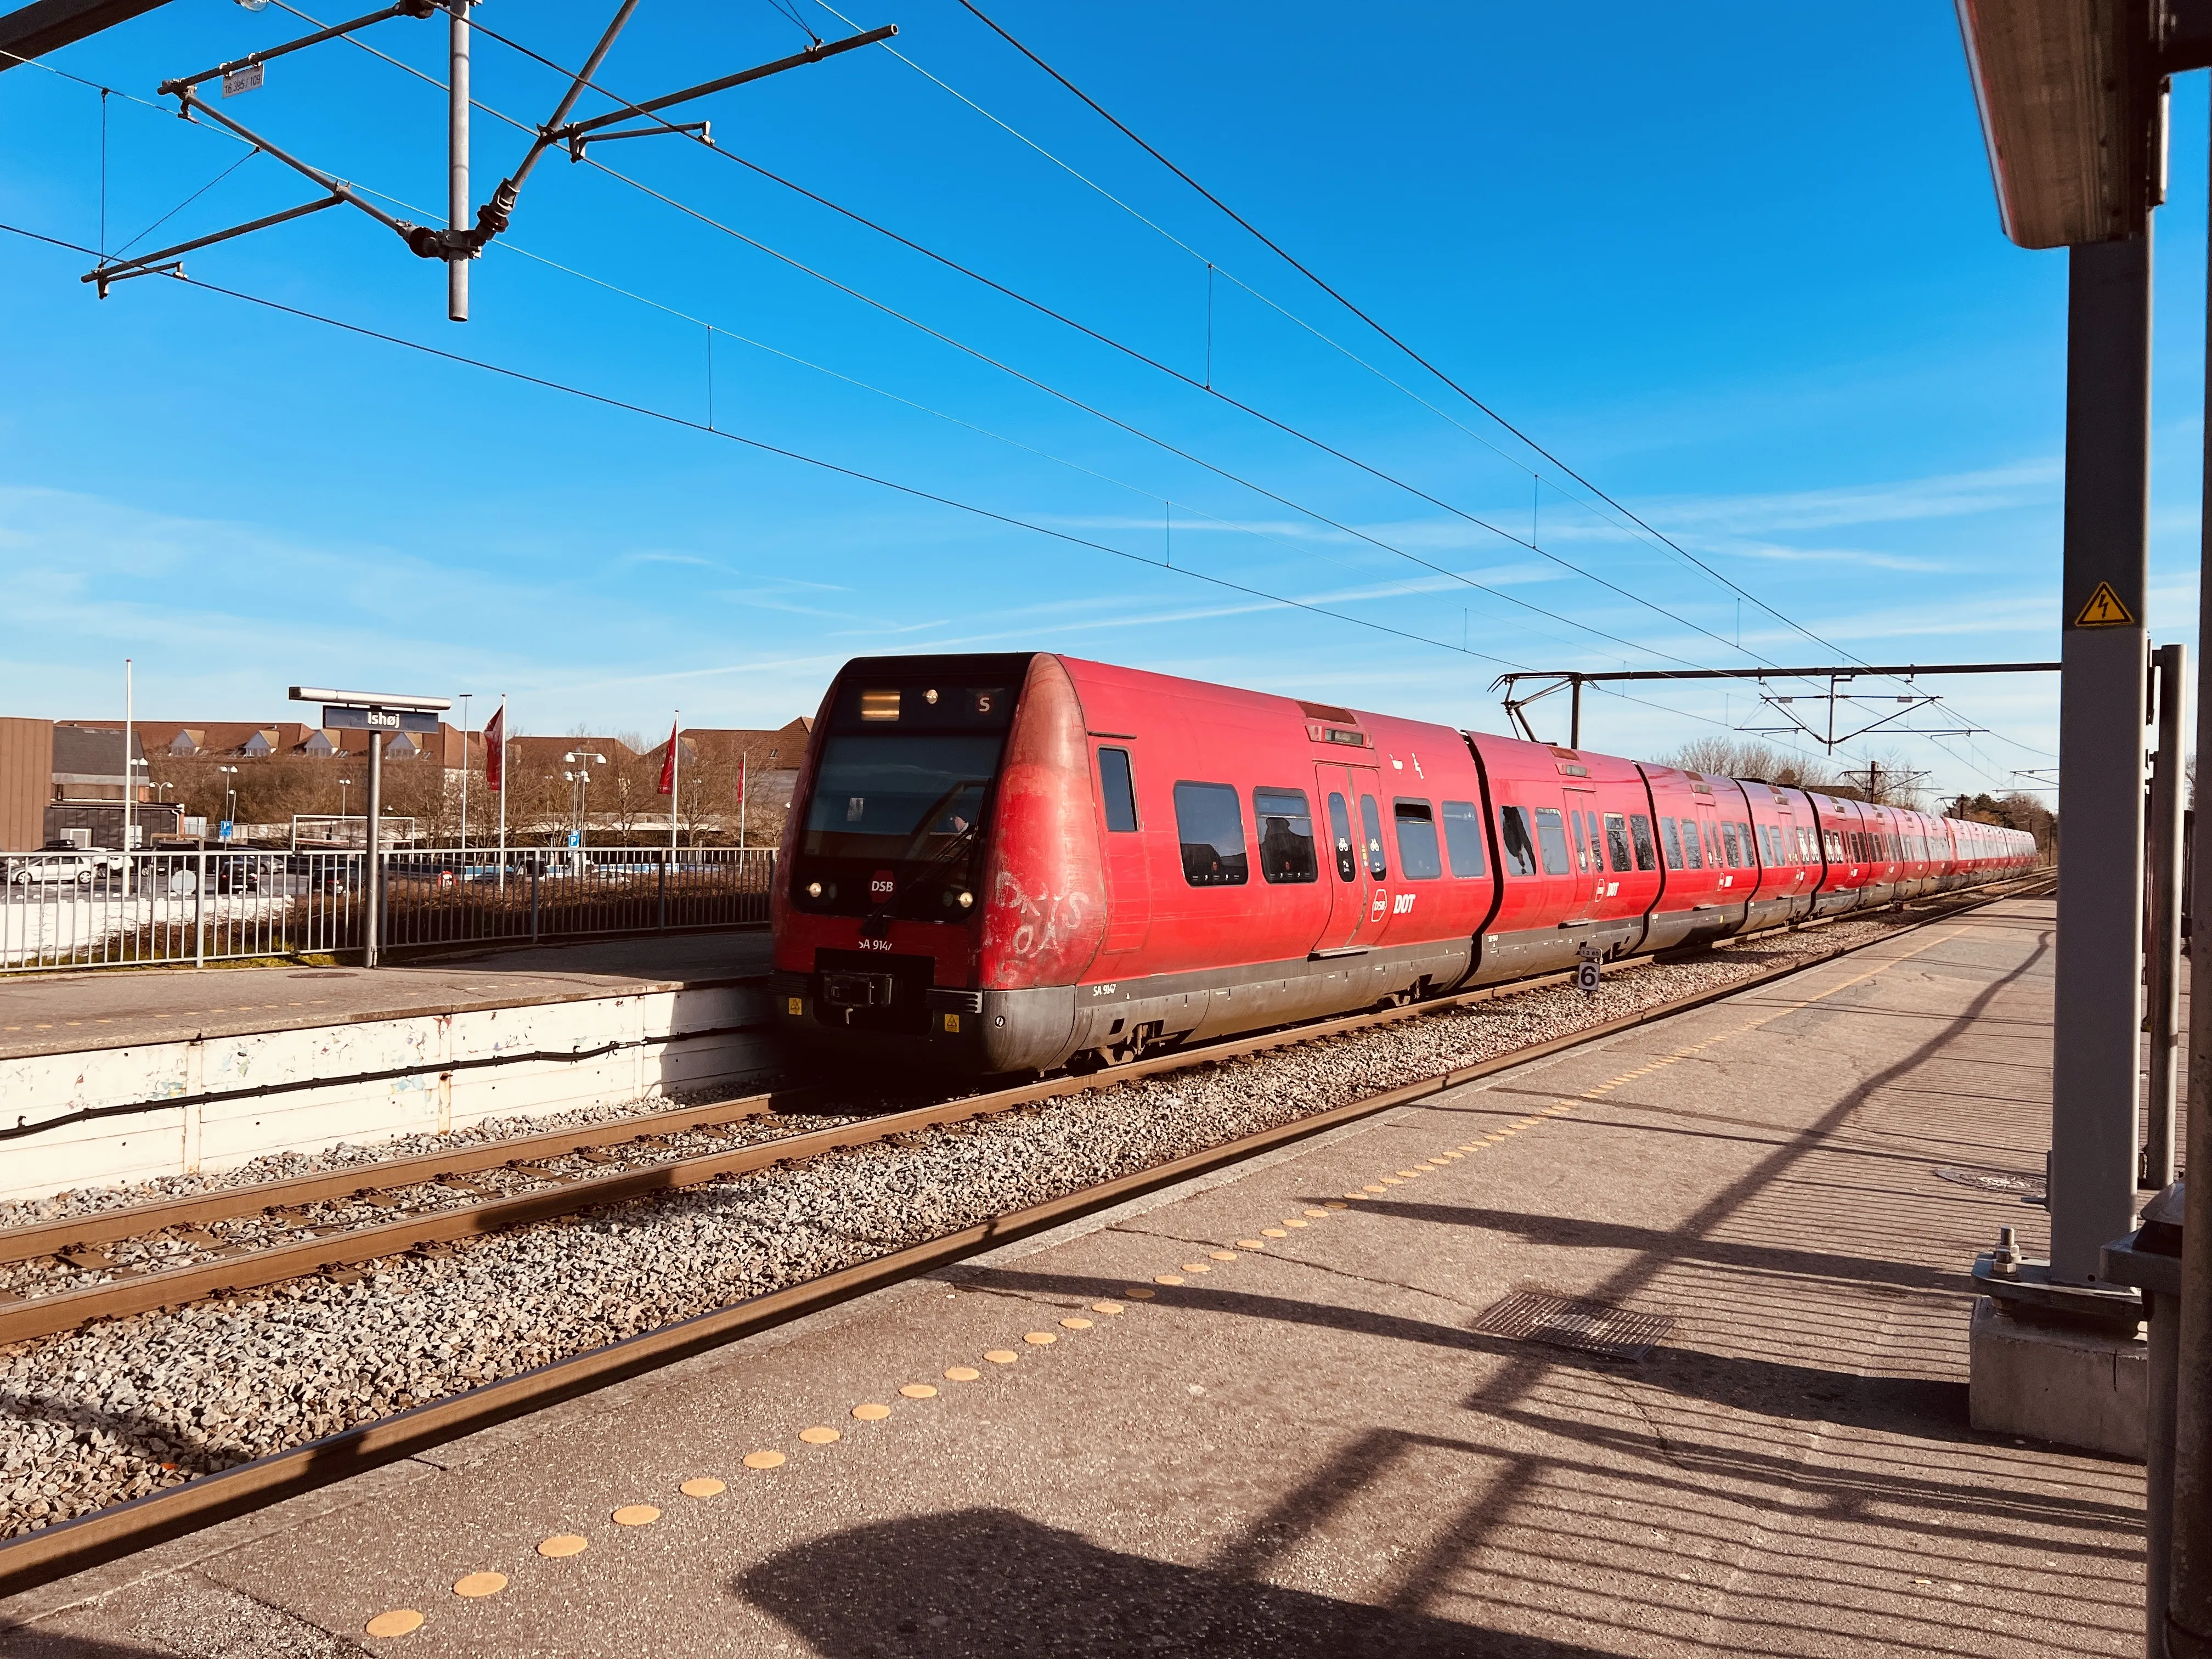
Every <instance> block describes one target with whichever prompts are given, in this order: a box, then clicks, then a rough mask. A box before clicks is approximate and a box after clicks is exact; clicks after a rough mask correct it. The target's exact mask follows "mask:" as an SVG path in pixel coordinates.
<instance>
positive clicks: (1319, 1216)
mask: <svg viewBox="0 0 2212 1659" xmlns="http://www.w3.org/2000/svg"><path fill="white" fill-rule="evenodd" d="M1306 1213H1307V1214H1308V1215H1310V1216H1311V1217H1312V1218H1314V1219H1315V1220H1316V1221H1326V1220H1327V1219H1328V1211H1327V1210H1308V1211H1307V1212H1306Z"/></svg>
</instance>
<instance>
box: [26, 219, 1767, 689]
mask: <svg viewBox="0 0 2212 1659" xmlns="http://www.w3.org/2000/svg"><path fill="white" fill-rule="evenodd" d="M0 232H6V233H8V234H11V235H15V236H19V237H22V238H24V239H26V240H30V241H34V242H41V243H44V244H46V246H51V247H56V248H61V249H64V250H66V251H68V252H74V253H80V254H84V253H92V252H94V249H91V248H88V247H86V246H84V245H83V244H82V243H78V242H72V241H70V240H67V239H66V238H64V237H58V236H50V235H47V234H45V233H43V232H40V231H35V230H32V229H29V228H27V227H25V226H21V225H16V224H11V223H8V222H0ZM161 275H164V276H167V277H168V278H169V279H170V280H171V281H173V282H176V283H180V284H182V285H183V286H185V287H187V288H191V289H198V290H200V291H202V292H204V293H209V294H216V295H222V296H223V297H224V298H226V299H230V300H236V301H241V302H243V303H245V304H247V305H252V306H256V307H260V308H262V309H264V310H267V311H270V312H275V313H280V314H282V315H284V316H288V317H292V318H295V319H299V320H301V321H303V322H309V323H316V324H319V325H323V326H325V327H329V328H332V329H336V330H338V331H341V332H343V333H347V334H351V335H354V336H356V337H360V338H363V339H368V340H374V341H377V342H379V343H382V344H386V345H391V346H397V347H399V348H401V349H404V350H407V351H411V352H416V353H419V354H421V355H422V356H426V357H432V358H435V359H439V360H441V361H442V362H448V363H452V364H453V365H456V366H457V367H460V368H473V369H477V370H479V371H481V372H483V373H485V374H493V375H496V376H499V377H501V379H505V380H513V381H516V382H518V383H520V384H522V385H526V386H537V387H538V388H540V389H541V390H544V391H548V392H559V393H561V394H562V395H563V396H567V397H571V398H578V399H580V400H581V401H583V402H586V403H590V404H597V405H599V406H600V407H602V408H605V409H611V410H618V411H621V412H623V413H626V414H631V415H636V416H642V417H644V418H646V419H648V420H652V421H655V422H660V423H662V424H664V425H665V426H669V427H674V428H683V429H684V430H687V431H690V432H695V433H698V434H700V435H702V436H706V437H710V438H719V439H720V440H722V441H725V442H727V443H734V444H738V445H740V446H742V447H745V448H748V449H751V450H755V451H757V452H759V453H763V454H769V455H775V456H778V457H780V458H781V459H785V460H789V461H795V462H797V463H799V464H800V465H805V466H809V467H814V468H817V469H818V470H820V471H825V472H829V473H834V474H836V475H837V476H839V477H846V478H850V479H852V480H854V481H855V482H856V483H866V484H870V485H873V486H875V487H877V488H879V489H887V490H890V491H893V492H895V493H896V494H898V495H906V496H908V497H910V498H912V499H914V500H916V501H928V502H931V503H933V504H934V505H936V506H939V507H949V508H951V509H953V510H954V511H956V512H960V513H968V514H970V515H972V516H974V517H976V518H980V519H985V520H990V521H991V522H994V523H996V524H1000V525H1004V526H1007V527H1009V528H1012V529H1016V530H1022V531H1027V532H1031V533H1033V534H1036V535H1039V536H1043V537H1046V538H1049V539H1051V540H1054V541H1058V542H1062V543H1066V544H1068V545H1070V546H1074V547H1081V548H1085V549H1088V550H1091V551H1093V552H1097V553H1103V554H1106V555H1108V556H1110V557H1113V558H1116V559H1121V560H1124V561H1127V562H1129V563H1132V564H1140V565H1145V566H1146V567H1149V568H1152V569H1155V570H1161V571H1166V572H1168V573H1170V574H1174V575H1176V576H1180V577H1182V578H1183V579H1185V580H1190V581H1195V582H1200V583H1203V584H1205V585H1206V586H1211V587H1216V588H1219V589H1222V590H1224V591H1225V592H1233V593H1237V594H1241V595H1243V597H1245V598H1246V599H1255V600H1257V601H1259V602H1260V603H1261V605H1274V606H1281V607H1283V608H1285V609H1288V610H1296V611H1304V612H1306V613H1308V614H1310V615H1312V616H1316V617H1326V618H1328V619H1329V620H1331V621H1334V622H1340V623H1350V624H1352V626H1353V627H1356V628H1362V629H1368V630H1370V631H1371V632H1375V633H1378V634H1384V635H1390V636H1391V637H1393V638H1395V639H1400V640H1404V641H1407V642H1409V643H1412V644H1416V645H1424V646H1429V647H1433V648H1435V649H1437V650H1440V651H1447V652H1449V653H1452V654H1454V655H1455V656H1465V657H1469V658H1473V659H1478V660H1480V661H1483V662H1488V663H1494V664H1496V665H1499V666H1501V667H1504V668H1521V667H1523V666H1524V665H1522V664H1519V663H1516V662H1514V661H1512V660H1510V659H1507V658H1504V657H1499V656H1496V655H1493V654H1492V653H1489V652H1486V651H1478V650H1473V649H1469V648H1467V647H1462V646H1457V645H1454V644H1452V643H1451V642H1450V641H1448V640H1438V639H1433V638H1431V637H1430V636H1429V635H1424V634H1416V633H1413V632H1412V631H1410V630H1409V629H1402V628H1395V627H1393V626H1391V625H1390V624H1389V623H1383V622H1377V621H1376V620H1375V619H1373V618H1371V617H1360V616H1356V615H1353V614H1352V613H1351V612H1348V611H1337V610H1333V609H1331V608H1330V607H1329V606H1328V605H1320V604H1316V603H1315V602H1313V601H1311V600H1307V599H1296V598H1292V597H1290V596H1288V595H1285V594H1281V593H1276V592H1270V591H1268V590H1267V589H1265V588H1261V587H1255V586H1251V585H1250V584H1249V583H1245V582H1239V581H1236V580H1232V579H1231V578H1229V577H1225V576H1218V575H1215V574H1212V573H1211V572H1208V571H1203V570H1196V569H1193V568H1189V567H1188V566H1187V565H1174V566H1170V565H1168V564H1166V563H1165V562H1163V561H1161V560H1158V559H1152V558H1148V557H1146V556H1145V555H1143V554H1141V553H1135V552H1132V551H1130V550H1127V549H1126V548H1119V547H1115V546H1113V545H1112V544H1109V543H1106V542H1100V541H1094V540H1092V539H1091V538H1089V537H1086V536H1078V535H1075V534H1073V533H1072V532H1068V531H1065V530H1060V529H1057V528H1054V526H1050V525H1047V524H1040V523H1037V522H1036V521H1035V520H1029V519H1024V518H1022V517H1020V516H1018V515H1017V514H1014V513H1001V512H999V511H997V510H996V509H994V508H992V507H982V506H979V505H977V504H975V503H974V502H971V501H962V500H960V499H958V498H957V497H956V496H951V495H941V494H939V493H938V492H937V491H934V490H930V489H922V488H921V486H919V485H916V484H910V483H902V482H900V481H898V480H896V479H894V478H888V477H883V476H882V475H881V474H878V473H872V472H868V471H863V470H861V469H860V468H858V467H851V466H846V465H842V463H839V462H836V461H831V460H827V459H823V458H821V457H819V456H815V455H809V454H807V453H804V452H803V451H800V450H795V449H790V448H787V447H783V446H782V445H780V444H773V443H769V442H768V441H766V440H764V439H760V438H753V437H749V436H747V435H744V434H742V433H737V432H732V431H730V430H729V429H728V428H718V427H709V426H708V425H707V424H706V423H705V422H702V421H697V420H694V419H692V418H690V416H683V415H678V414H676V413H674V412H672V411H671V410H661V409H655V408H653V406H652V405H650V404H641V403H636V402H635V401H632V400H630V399H629V398H617V397H614V396H611V395H610V394H608V393H606V392H593V391H591V390H590V389H588V388H587V387H584V386H575V385H573V384H571V383H569V382H567V381H564V380H554V379H552V378H551V377H550V376H548V375H543V374H532V373H531V372H530V371H529V370H527V369H520V368H513V367H511V366H510V365H507V364H504V363H497V362H492V361H490V360H489V359H488V358H482V357H473V356H468V355H466V354H465V353H462V352H458V351H451V350H447V349H445V348H444V347H441V346H433V345H428V344H426V343H423V342H422V341H419V340H410V339H408V338H406V337H404V335H398V334H392V333H388V332H386V331H384V330H382V329H376V328H371V327H369V326H368V325H365V324H362V323H355V322H349V321H346V320H345V319H342V318H337V317H331V316H329V315H327V314H325V313H321V312H316V311H310V310H308V309H307V308H306V307H301V306H295V305H290V304H287V303H286V302H284V301H280V300H272V299H270V298H268V297H267V296H265V295H258V294H252V293H249V292H247V291H246V290H245V289H234V288H229V287H226V286H225V285H223V284H222V283H209V282H203V281H201V280H200V279H199V278H197V277H193V276H186V275H185V273H184V272H183V271H182V270H175V271H166V272H163V273H161ZM1615 695H1619V694H1615ZM1620 700H1621V701H1623V702H1644V699H1641V698H1637V697H1628V696H1623V697H1621V699H1620ZM1645 706H1647V707H1649V708H1655V709H1657V710H1658V711H1659V712H1661V713H1662V714H1680V711H1679V710H1675V709H1670V708H1665V707H1663V706H1662V705H1660V704H1656V703H1646V705H1645ZM1691 718H1692V719H1693V720H1704V721H1705V724H1708V725H1713V726H1719V725H1723V722H1721V721H1718V720H1710V719H1707V718H1706V717H1705V716H1702V715H1697V714H1692V715H1691Z"/></svg>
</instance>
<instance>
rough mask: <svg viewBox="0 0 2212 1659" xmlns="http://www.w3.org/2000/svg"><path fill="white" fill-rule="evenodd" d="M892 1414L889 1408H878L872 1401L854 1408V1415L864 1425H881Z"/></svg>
mask: <svg viewBox="0 0 2212 1659" xmlns="http://www.w3.org/2000/svg"><path fill="white" fill-rule="evenodd" d="M890 1414H891V1408H890V1407H889V1406H878V1404H877V1403H876V1402H875V1401H872V1400H871V1401H866V1403H864V1404H861V1405H858V1406H855V1407H853V1415H854V1416H855V1417H857V1418H859V1419H860V1421H862V1422H863V1423H880V1422H882V1421H883V1420H884V1419H885V1418H886V1417H889V1416H890Z"/></svg>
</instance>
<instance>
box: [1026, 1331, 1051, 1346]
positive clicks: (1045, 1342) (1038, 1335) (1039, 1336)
mask: <svg viewBox="0 0 2212 1659" xmlns="http://www.w3.org/2000/svg"><path fill="white" fill-rule="evenodd" d="M1022 1340H1023V1341H1024V1342H1026V1343H1028V1344H1029V1345H1030V1346H1031V1347H1033V1348H1048V1347H1050V1346H1052V1345H1053V1344H1054V1343H1055V1342H1057V1341H1059V1340H1060V1339H1059V1338H1058V1337H1057V1336H1055V1335H1054V1334H1052V1333H1051V1332H1050V1331H1024V1332H1023V1333H1022Z"/></svg>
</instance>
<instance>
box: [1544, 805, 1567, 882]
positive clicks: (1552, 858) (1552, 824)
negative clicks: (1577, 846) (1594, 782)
mask: <svg viewBox="0 0 2212 1659" xmlns="http://www.w3.org/2000/svg"><path fill="white" fill-rule="evenodd" d="M1536 845H1537V846H1538V847H1539V848H1542V849H1543V854H1544V873H1545V874H1546V875H1547V876H1571V875H1572V874H1574V872H1575V866H1573V865H1571V864H1570V863H1568V862H1567V831H1566V827H1565V825H1564V824H1562V823H1560V822H1559V808H1558V807H1556V806H1540V807H1538V808H1537V809H1536Z"/></svg>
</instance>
